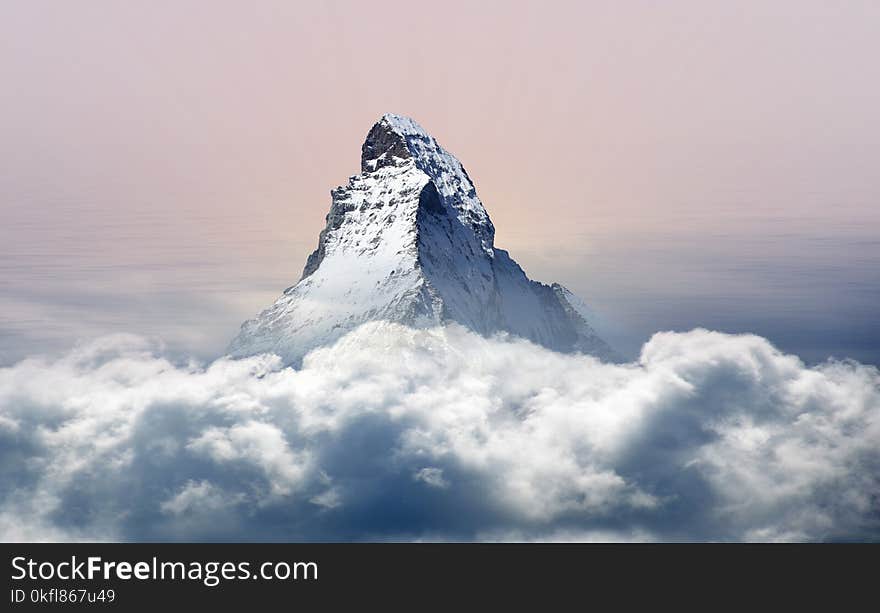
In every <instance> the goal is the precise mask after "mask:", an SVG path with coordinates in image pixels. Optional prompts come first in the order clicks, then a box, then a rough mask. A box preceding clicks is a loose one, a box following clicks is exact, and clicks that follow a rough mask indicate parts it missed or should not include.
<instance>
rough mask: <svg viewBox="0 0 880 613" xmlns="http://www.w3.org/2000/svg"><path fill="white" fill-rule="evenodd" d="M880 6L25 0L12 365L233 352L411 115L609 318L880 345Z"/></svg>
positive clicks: (4, 333)
mask: <svg viewBox="0 0 880 613" xmlns="http://www.w3.org/2000/svg"><path fill="white" fill-rule="evenodd" d="M878 31H880V5H878V4H877V3H876V2H837V3H829V2H812V1H789V0H785V1H781V0H780V1H775V2H747V1H746V2H737V3H730V2H702V1H679V2H668V3H652V2H627V3H619V2H589V1H580V2H547V1H545V2H496V3H493V2H479V3H475V2H455V1H451V2H443V3H439V4H438V3H419V2H412V1H410V2H371V3H357V2H325V3H292V2H270V1H263V2H259V3H246V2H220V1H212V2H191V1H184V2H150V3H147V2H126V3H118V2H109V1H107V2H105V1H89V2H80V3H67V2H44V1H41V0H35V1H27V2H25V1H12V2H4V3H3V4H2V6H0V80H2V83H3V86H2V87H0V110H2V112H0V134H3V146H2V147H0V216H2V220H3V223H2V224H0V279H2V283H0V363H2V364H11V363H12V362H15V361H17V360H19V359H21V358H22V357H24V356H27V355H31V354H34V353H51V352H57V351H61V350H63V349H65V348H67V347H69V346H70V345H71V344H72V343H74V342H75V341H77V340H82V341H88V340H89V339H93V338H95V337H98V336H100V335H102V334H106V333H115V332H124V333H135V334H140V335H146V336H149V337H152V338H156V339H159V340H161V341H162V342H164V343H165V344H166V345H167V347H168V348H169V350H171V351H173V352H178V353H180V354H186V355H195V356H197V357H199V358H202V359H210V358H213V357H216V356H217V355H220V354H221V353H222V352H223V349H224V347H225V345H226V343H227V342H228V340H229V339H231V338H232V337H233V336H234V335H235V333H236V331H237V329H238V326H239V324H240V323H241V321H242V320H244V319H245V318H247V317H250V316H252V315H253V314H255V313H256V312H257V311H259V310H260V309H261V308H263V307H264V306H266V305H268V304H269V303H271V302H272V301H273V300H274V299H275V297H277V296H278V295H279V293H280V291H281V290H282V289H283V288H285V287H288V286H289V285H291V284H292V283H293V282H294V281H295V280H296V279H297V278H298V277H299V273H300V272H301V270H302V266H303V264H304V262H305V259H306V257H307V255H308V253H309V252H310V251H311V250H312V249H314V247H315V245H316V243H317V233H318V231H319V230H320V229H321V227H322V226H323V218H324V215H325V214H326V212H327V209H328V207H329V203H330V197H329V191H330V189H331V188H333V187H334V186H336V185H339V184H343V183H345V181H346V180H347V177H348V176H349V175H351V174H355V173H356V172H357V171H358V162H359V154H360V145H361V142H362V141H363V138H364V136H365V135H366V133H367V131H368V130H369V128H370V126H371V125H372V124H373V122H375V121H376V120H377V119H378V118H379V117H380V116H381V115H382V114H383V113H385V112H395V113H400V114H405V115H409V116H412V117H413V118H415V119H416V120H417V121H418V122H419V123H421V124H422V125H423V126H424V127H425V128H426V129H427V130H428V131H429V132H431V133H432V134H433V135H434V136H435V137H436V138H437V139H438V140H439V141H440V143H441V144H442V145H443V146H444V147H446V148H447V149H448V150H450V151H451V152H453V153H455V154H456V155H457V156H458V157H459V158H460V159H461V160H462V162H463V163H464V165H465V167H466V168H467V169H468V173H469V175H470V176H471V178H472V179H473V180H474V182H475V183H476V186H477V190H478V193H479V195H480V197H481V199H482V201H483V203H484V204H485V206H486V208H487V210H488V212H489V214H490V215H491V216H492V219H493V222H494V224H495V226H496V229H497V240H496V243H497V244H498V245H499V246H501V247H503V248H505V249H508V250H509V251H510V253H511V255H512V256H513V257H514V258H515V259H516V260H517V261H518V262H519V263H520V264H521V265H522V266H523V268H524V269H525V270H526V272H527V273H528V274H529V275H530V276H531V277H532V278H535V279H538V280H541V281H544V282H551V281H558V282H561V283H563V284H565V285H566V286H568V287H569V288H570V289H572V290H573V291H575V292H576V293H577V294H579V295H580V296H581V297H583V298H584V299H585V300H586V301H587V302H589V303H590V304H591V305H592V306H593V307H594V309H595V310H596V311H598V312H599V314H600V315H601V316H602V318H603V323H602V325H603V327H604V330H605V331H606V335H607V336H608V337H609V340H611V341H612V343H613V344H614V345H615V346H616V348H618V350H619V351H620V352H621V353H623V354H624V355H626V356H628V357H632V356H635V355H636V354H637V352H638V350H639V348H640V347H641V345H642V344H643V343H644V342H645V341H646V340H647V339H648V338H649V337H650V336H651V334H653V333H654V332H656V331H659V330H681V331H685V330H690V329H692V328H695V327H705V328H709V329H712V330H721V331H726V332H754V333H757V334H760V335H761V336H764V337H766V338H767V339H769V340H770V341H771V342H773V343H774V344H776V345H778V346H779V347H781V348H782V349H784V350H785V351H788V352H791V353H795V354H797V355H799V356H801V357H802V358H804V359H806V360H807V361H808V362H810V363H814V362H818V361H821V360H823V359H824V358H825V357H827V356H829V355H835V356H837V357H851V358H854V359H857V360H860V361H862V362H867V363H873V364H877V363H880V324H878V318H877V305H878V303H880V207H878V206H877V204H878V200H880V173H878V172H877V168H880V113H878V111H877V109H878V108H880V81H878V80H877V79H876V78H874V75H873V71H872V68H873V65H872V64H873V62H874V58H876V57H880V37H878V36H877V32H878Z"/></svg>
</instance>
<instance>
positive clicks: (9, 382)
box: [0, 323, 880, 541]
mask: <svg viewBox="0 0 880 613" xmlns="http://www.w3.org/2000/svg"><path fill="white" fill-rule="evenodd" d="M0 537H2V538H3V539H6V540H41V539H45V540H59V539H64V540H68V539H69V540H74V539H111V540H120V539H125V540H177V539H180V540H372V539H401V540H406V539H420V540H442V539H455V540H462V539H479V540H761V541H764V540H847V539H869V540H877V539H878V537H880V374H878V371H877V369H876V368H874V367H871V366H865V365H862V364H858V363H855V362H827V363H825V364H822V365H819V366H816V367H812V368H808V367H806V366H805V365H804V364H803V363H802V362H801V361H800V360H799V359H798V358H796V357H794V356H790V355H784V354H782V353H780V352H779V351H777V350H776V349H775V348H774V347H773V346H771V345H770V343H769V342H767V341H766V340H765V339H762V338H760V337H756V336H748V335H744V336H731V335H726V334H720V333H717V332H710V331H706V330H694V331H691V332H687V333H668V332H666V333H658V334H656V335H655V336H654V337H653V338H652V339H651V340H650V341H649V342H648V343H647V344H646V345H645V346H644V347H643V349H642V352H641V356H640V359H639V361H638V362H636V363H631V364H623V365H617V364H604V363H601V362H599V361H597V360H595V359H593V358H591V357H589V356H580V355H562V354H557V353H554V352H551V351H548V350H545V349H542V348H540V347H536V346H534V345H532V344H529V343H527V342H525V341H520V340H516V339H512V338H507V337H499V338H495V339H485V338H482V337H479V336H476V335H473V334H470V333H468V332H467V331H465V330H463V329H461V328H458V327H449V328H443V329H432V330H413V329H409V328H405V327H401V326H398V325H394V324H386V323H374V324H368V325H366V326H363V327H362V328H360V329H358V330H356V331H354V332H352V333H350V334H348V335H347V336H345V337H343V338H342V339H340V340H339V341H338V342H337V343H336V344H334V345H333V346H331V347H326V348H322V349H318V350H315V351H313V352H312V353H311V354H309V355H308V356H307V357H306V358H305V360H304V362H303V365H302V367H301V368H300V369H298V370H294V369H291V368H282V367H281V364H280V361H279V360H278V358H277V357H275V356H269V355H265V356H256V357H253V358H248V359H244V360H229V359H221V360H217V361H215V362H213V363H211V364H208V365H201V364H198V363H177V362H172V361H171V360H169V359H168V358H166V357H163V355H162V352H161V349H160V348H157V347H154V346H152V345H151V344H150V343H149V342H147V341H145V340H143V339H139V338H136V337H130V336H122V337H108V338H104V339H100V340H98V341H96V342H94V343H91V344H87V345H83V346H81V347H79V348H77V349H75V350H74V351H71V352H70V353H68V354H66V355H63V356H61V357H58V358H54V359H48V358H32V359H27V360H24V361H22V362H20V363H18V364H16V365H14V366H11V367H7V368H2V369H0Z"/></svg>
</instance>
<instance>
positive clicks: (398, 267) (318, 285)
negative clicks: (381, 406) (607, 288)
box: [229, 113, 615, 363]
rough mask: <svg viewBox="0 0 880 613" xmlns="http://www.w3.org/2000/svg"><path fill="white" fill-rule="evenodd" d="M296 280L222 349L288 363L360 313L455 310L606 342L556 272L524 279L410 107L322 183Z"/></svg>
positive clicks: (404, 318) (549, 341)
mask: <svg viewBox="0 0 880 613" xmlns="http://www.w3.org/2000/svg"><path fill="white" fill-rule="evenodd" d="M331 199H332V203H331V206H330V211H329V212H328V214H327V216H326V226H325V227H324V229H323V230H321V232H320V234H319V239H318V246H317V248H316V249H315V251H314V252H312V254H311V255H310V256H309V257H308V259H307V261H306V264H305V266H304V268H303V273H302V276H301V277H300V280H299V282H298V283H297V284H296V285H294V286H292V287H289V288H288V289H287V290H285V291H284V293H283V294H282V296H281V297H280V298H279V299H278V300H277V301H276V302H275V303H274V304H273V305H272V306H270V307H269V308H268V309H265V310H264V311H262V312H261V313H260V314H259V315H258V316H257V317H256V318H254V319H251V320H248V321H246V322H245V323H244V324H243V325H242V328H241V331H240V332H239V334H238V336H237V337H236V338H235V339H234V340H233V341H232V343H231V344H230V347H229V353H230V355H232V356H234V357H242V356H246V355H252V354H255V353H265V352H272V353H277V354H279V355H280V356H281V357H282V358H283V359H284V360H285V362H288V363H297V362H298V361H299V360H300V359H301V358H302V357H303V356H304V355H305V354H306V353H307V352H308V351H309V350H311V349H312V348H314V347H317V346H321V345H324V344H327V343H330V342H333V341H334V340H335V339H336V338H339V337H340V336H342V335H343V334H345V333H346V332H348V331H350V330H352V329H354V328H355V327H357V326H358V325H360V324H362V323H365V322H367V321H374V320H388V321H394V322H398V323H403V324H406V325H410V326H417V327H421V326H432V325H442V324H445V323H449V322H457V323H459V324H461V325H463V326H465V327H466V328H469V329H471V330H473V331H474V332H477V333H479V334H482V335H484V336H487V335H491V334H494V333H498V332H508V333H511V334H513V335H516V336H520V337H523V338H526V339H528V340H531V341H533V342H536V343H538V344H540V345H544V346H546V347H548V348H551V349H554V350H558V351H563V352H572V351H581V352H584V353H591V354H593V355H596V356H598V357H601V358H614V357H615V356H614V352H613V351H612V350H611V348H610V347H608V345H607V344H606V343H605V342H604V341H603V340H602V339H601V338H599V336H598V335H597V334H596V333H595V331H594V330H593V329H592V327H591V325H590V323H589V315H588V313H587V312H586V309H584V308H582V307H579V306H578V305H577V304H573V303H576V302H579V301H577V300H572V298H573V294H571V292H569V291H568V290H567V289H565V288H563V287H562V286H560V285H558V284H554V285H545V284H543V283H539V282H537V281H532V280H531V279H529V278H528V277H527V276H526V274H525V272H524V271H523V270H522V268H520V267H519V265H518V264H517V263H516V262H515V261H514V260H513V259H512V258H511V257H510V255H509V254H508V253H507V251H505V250H503V249H499V248H498V247H496V246H495V245H494V238H495V228H494V226H493V225H492V222H491V220H490V219H489V215H488V213H487V212H486V210H485V208H484V207H483V204H482V202H481V201H480V199H479V197H478V196H477V193H476V188H475V187H474V184H473V182H472V181H471V179H470V177H469V176H468V174H467V172H466V171H465V169H464V167H463V166H462V164H461V162H460V161H459V160H458V159H457V158H456V157H455V156H453V155H452V154H450V153H448V152H447V151H446V150H445V149H443V148H442V147H441V146H440V145H439V143H438V142H437V141H436V139H434V137H433V136H431V135H430V134H428V132H426V131H425V130H424V129H423V128H422V127H421V126H420V125H419V124H417V123H416V122H415V121H413V120H412V119H409V118H407V117H403V116H400V115H394V114H390V113H389V114H386V115H383V116H382V118H381V119H380V120H379V121H378V122H376V124H374V125H373V127H372V128H371V129H370V131H369V132H368V134H367V137H366V139H365V140H364V143H363V145H362V147H361V174H359V175H354V176H352V177H350V178H349V180H348V183H347V184H346V185H344V186H340V187H337V188H335V189H333V190H331Z"/></svg>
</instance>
